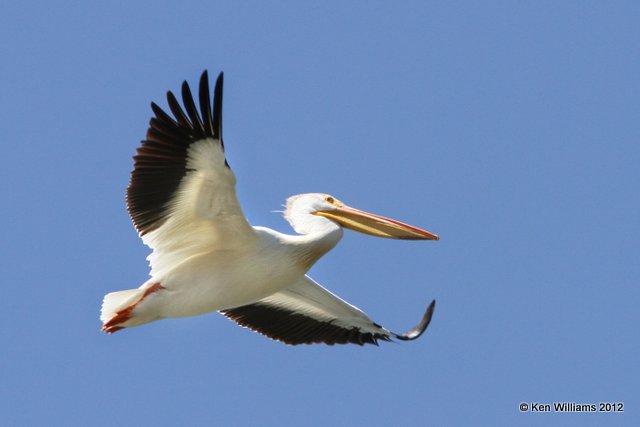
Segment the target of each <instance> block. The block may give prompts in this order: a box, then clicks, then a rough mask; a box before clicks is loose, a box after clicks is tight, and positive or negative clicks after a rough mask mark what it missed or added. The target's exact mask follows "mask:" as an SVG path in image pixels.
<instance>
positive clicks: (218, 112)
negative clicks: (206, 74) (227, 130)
mask: <svg viewBox="0 0 640 427" xmlns="http://www.w3.org/2000/svg"><path fill="white" fill-rule="evenodd" d="M223 86H224V73H223V72H221V73H220V74H218V78H217V79H216V86H215V87H214V89H213V116H212V117H213V129H215V131H216V135H217V137H218V139H219V140H220V142H221V143H222V146H223V147H224V142H222V87H223Z"/></svg>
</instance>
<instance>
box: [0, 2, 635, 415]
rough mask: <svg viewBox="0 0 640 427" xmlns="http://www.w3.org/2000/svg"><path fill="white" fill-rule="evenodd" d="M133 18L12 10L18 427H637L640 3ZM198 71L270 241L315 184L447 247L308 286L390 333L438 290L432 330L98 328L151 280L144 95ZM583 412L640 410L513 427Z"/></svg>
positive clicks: (10, 301) (438, 5)
mask: <svg viewBox="0 0 640 427" xmlns="http://www.w3.org/2000/svg"><path fill="white" fill-rule="evenodd" d="M132 3H134V2H124V1H112V2H99V3H91V4H90V3H89V2H64V1H63V2H56V4H55V6H53V5H52V4H51V3H50V2H42V1H41V2H34V1H23V2H12V3H7V4H5V5H3V6H2V10H1V12H0V40H1V41H0V52H1V53H2V57H3V58H4V59H3V61H2V65H1V66H0V82H1V83H0V99H1V100H2V102H0V135H1V141H2V147H3V149H2V153H3V155H2V168H1V169H0V191H1V194H2V200H3V204H2V209H1V210H0V219H1V220H2V224H4V226H3V227H2V242H3V243H2V245H0V254H1V255H2V260H3V261H2V263H1V264H0V269H1V270H0V271H1V272H2V283H3V289H4V296H3V298H2V299H1V301H0V332H1V338H2V342H3V350H2V365H1V368H0V369H1V376H2V381H1V384H2V386H1V387H0V414H1V418H2V419H3V425H45V424H46V425H56V424H59V425H60V424H63V423H64V424H65V425H93V426H112V425H116V424H118V423H121V424H124V425H166V426H172V425H234V426H255V425H263V426H272V425H273V426H276V425H278V426H281V425H305V426H327V425H335V426H353V425H367V426H391V425H427V424H429V425H469V424H477V423H478V422H480V421H482V423H483V424H486V425H496V424H503V425H540V424H545V425H569V424H580V425H604V424H606V425H632V424H635V425H637V423H638V421H639V417H638V415H637V414H638V407H639V404H640V401H639V399H638V393H637V380H638V377H639V374H640V372H639V369H638V359H639V356H640V355H639V354H638V353H639V352H638V339H637V325H638V320H639V319H638V308H637V304H638V301H639V299H640V292H639V291H638V277H640V259H639V258H640V257H639V251H638V238H639V237H640V226H639V221H638V218H640V198H639V197H638V192H639V191H638V190H639V189H640V188H639V182H640V172H638V171H639V166H638V165H639V164H640V144H639V136H640V132H639V123H640V116H639V112H640V79H639V78H638V76H640V47H639V46H640V45H639V44H638V41H639V40H640V26H638V22H640V4H639V3H638V2H632V1H626V2H625V1H618V2H595V1H565V2H555V1H536V2H510V1H491V2H472V1H460V2H433V1H432V2H401V4H400V2H396V3H394V4H391V3H390V2H377V1H374V2H362V1H360V2H335V1H328V2H310V1H302V2H283V1H280V2H270V4H267V2H258V1H252V2H233V3H234V4H233V5H230V4H231V3H232V2H227V3H228V4H224V3H222V2H212V1H196V2H167V1H158V0H155V1H140V2H135V4H132ZM205 68H206V69H208V70H209V71H210V73H211V74H213V75H215V74H216V73H217V72H218V71H220V70H224V72H225V105H224V112H225V117H224V126H225V142H226V146H227V155H228V160H229V163H230V164H231V166H232V167H233V168H234V170H235V172H236V175H237V177H238V182H239V184H238V193H239V197H240V200H241V203H242V205H243V208H244V209H245V212H246V214H247V216H248V217H249V219H250V220H251V222H252V223H253V224H258V225H264V226H269V227H272V228H275V229H278V230H280V231H287V232H289V231H290V229H289V227H288V224H286V222H285V221H284V220H283V219H282V218H281V217H280V215H279V214H278V213H274V212H273V211H276V210H279V209H281V204H282V203H283V202H284V200H285V199H286V198H287V197H288V196H289V195H292V194H297V193H303V192H315V191H320V192H327V193H331V194H333V195H335V196H336V197H338V198H340V199H342V200H343V201H345V202H347V203H348V204H350V205H353V206H355V207H359V208H362V209H365V210H369V211H372V212H376V213H380V214H383V215H387V216H390V217H394V218H398V219H400V220H403V221H406V222H408V223H410V224H414V225H416V226H419V227H423V228H425V229H427V230H430V231H433V232H435V233H438V234H439V235H440V236H441V240H440V241H439V242H402V241H389V240H384V239H375V238H372V237H368V236H364V235H358V234H356V233H352V232H348V233H346V234H345V237H344V239H343V241H342V242H341V243H340V245H339V246H338V247H337V248H336V249H335V250H333V251H332V252H331V253H329V254H328V255H327V256H325V258H323V259H322V260H320V262H319V263H318V265H316V266H315V267H314V268H313V269H312V271H311V275H312V277H314V278H315V279H316V280H318V281H319V282H320V283H322V284H324V285H325V286H327V287H328V288H330V289H331V290H333V291H334V292H336V293H338V294H339V295H340V296H342V297H343V298H345V299H347V300H348V301H350V302H352V303H353V304H355V305H357V306H359V307H360V308H362V309H363V310H365V311H366V312H367V313H368V314H369V315H370V316H371V317H372V318H373V319H374V320H376V321H377V322H379V323H382V324H383V325H385V326H387V327H388V328H391V329H393V330H398V331H404V330H405V329H407V328H409V327H411V326H413V324H414V323H415V322H416V321H417V320H418V319H419V317H420V315H421V314H422V312H423V310H424V308H425V307H426V305H427V303H428V302H429V301H431V299H433V298H435V299H437V301H438V306H437V309H436V312H435V316H434V319H433V322H432V324H431V326H430V328H429V330H428V331H427V333H426V334H425V335H424V336H423V337H422V338H421V339H420V340H418V341H414V342H409V343H398V344H388V343H383V344H382V345H381V346H380V347H378V348H376V347H373V346H368V347H364V348H360V347H357V346H338V347H328V346H302V347H288V346H285V345H282V344H280V343H276V342H273V341H270V340H267V339H265V338H263V337H261V336H259V335H257V334H254V333H251V332H249V331H247V330H243V329H241V328H239V327H237V326H235V325H234V324H233V323H231V322H230V321H228V320H226V319H224V318H223V317H221V316H219V315H216V314H211V315H206V316H202V317H197V318H190V319H180V320H164V321H161V322H156V323H154V324H149V325H146V326H144V327H140V328H135V329H131V330H126V331H123V332H120V333H117V334H115V335H113V336H107V335H104V334H102V333H101V332H100V322H99V320H98V311H99V306H100V302H101V299H102V296H103V295H104V294H105V293H107V292H110V291H114V290H119V289H125V288H131V287H136V286H138V285H139V284H140V283H142V282H143V281H145V280H146V277H147V272H148V269H147V263H146V261H145V257H146V255H147V254H148V251H147V248H146V247H145V246H143V245H142V243H141V241H140V240H139V239H138V237H137V235H136V233H135V231H134V229H133V227H132V225H131V222H130V220H129V218H128V215H127V212H126V209H125V204H124V191H125V188H126V186H127V183H128V179H129V172H130V170H131V167H132V160H131V156H132V155H133V153H134V151H135V148H136V147H137V145H138V144H139V141H140V140H141V139H142V138H143V137H144V134H145V131H146V126H147V122H148V119H149V117H150V115H151V110H150V108H149V103H150V102H151V101H156V102H158V103H159V104H160V105H162V106H166V103H165V92H166V91H167V90H177V89H179V86H180V83H181V82H182V81H183V80H184V79H187V80H189V81H190V82H192V83H193V84H195V83H196V82H197V78H198V77H199V75H200V73H201V72H202V70H203V69H205ZM634 337H635V338H634ZM562 401H568V402H576V403H598V402H624V404H625V413H623V414H620V413H617V414H604V413H599V414H557V413H551V414H539V413H530V412H527V413H521V412H520V411H519V410H518V405H519V403H521V402H528V403H531V402H540V403H553V402H562Z"/></svg>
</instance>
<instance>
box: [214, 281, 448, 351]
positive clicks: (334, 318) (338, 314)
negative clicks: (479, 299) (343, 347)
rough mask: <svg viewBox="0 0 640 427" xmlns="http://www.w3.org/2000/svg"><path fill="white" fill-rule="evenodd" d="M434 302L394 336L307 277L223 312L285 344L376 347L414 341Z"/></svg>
mask: <svg viewBox="0 0 640 427" xmlns="http://www.w3.org/2000/svg"><path fill="white" fill-rule="evenodd" d="M435 303H436V302H435V300H434V301H433V302H432V303H431V304H430V305H429V307H428V308H427V311H426V312H425V314H424V316H423V317H422V320H421V321H420V323H419V324H418V325H417V326H416V327H414V328H413V329H411V330H410V331H408V332H406V333H404V334H396V333H394V332H391V331H389V330H387V329H385V328H383V327H382V326H380V325H378V324H376V323H374V322H373V321H371V319H369V317H368V316H367V315H366V314H364V313H363V312H362V311H361V310H359V309H358V308H357V307H354V306H353V305H351V304H349V303H348V302H346V301H344V300H342V299H341V298H339V297H338V296H336V295H334V294H332V293H331V292H329V291H328V290H326V289H325V288H323V287H322V286H320V285H319V284H317V283H316V282H314V281H313V280H312V279H311V278H309V277H308V276H305V277H304V278H303V279H301V280H299V281H298V282H296V283H294V284H293V285H292V286H289V287H288V288H287V289H285V290H283V291H280V292H278V293H275V294H273V295H271V296H268V297H266V298H264V299H261V300H260V301H258V302H256V303H254V304H249V305H244V306H241V307H236V308H233V309H229V310H222V311H221V313H222V314H224V315H225V316H226V317H228V318H230V319H232V320H234V321H235V322H237V323H238V324H240V325H241V326H244V327H247V328H250V329H252V330H254V331H256V332H259V333H261V334H263V335H265V336H267V337H269V338H272V339H275V340H278V341H281V342H284V343H286V344H292V345H296V344H313V343H325V344H329V345H333V344H347V343H353V344H359V345H363V344H367V343H368V344H376V345H377V344H378V340H383V341H390V340H391V339H393V338H397V339H400V340H414V339H416V338H418V337H419V336H420V335H422V333H423V332H424V331H425V330H426V329H427V326H429V322H430V321H431V317H432V316H433V311H434V309H435Z"/></svg>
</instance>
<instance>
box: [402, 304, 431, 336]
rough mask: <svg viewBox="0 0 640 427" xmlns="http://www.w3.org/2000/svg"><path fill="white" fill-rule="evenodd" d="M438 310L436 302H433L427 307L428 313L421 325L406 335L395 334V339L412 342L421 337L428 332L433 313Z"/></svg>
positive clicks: (425, 314)
mask: <svg viewBox="0 0 640 427" xmlns="http://www.w3.org/2000/svg"><path fill="white" fill-rule="evenodd" d="M435 308H436V300H433V301H431V304H429V307H427V311H425V312H424V315H423V316H422V319H421V320H420V323H418V324H417V325H416V326H415V327H414V328H413V329H411V330H409V331H407V332H405V333H404V334H396V333H394V334H393V335H394V337H395V338H397V339H399V340H402V341H411V340H415V339H417V338H419V337H420V335H422V334H423V333H424V331H426V330H427V327H428V326H429V323H431V318H432V317H433V311H434V310H435Z"/></svg>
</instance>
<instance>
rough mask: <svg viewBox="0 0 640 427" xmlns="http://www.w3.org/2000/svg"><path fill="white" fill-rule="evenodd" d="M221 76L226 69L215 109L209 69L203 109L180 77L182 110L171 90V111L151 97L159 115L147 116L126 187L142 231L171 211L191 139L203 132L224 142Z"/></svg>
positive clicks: (203, 85) (204, 81) (201, 95)
mask: <svg viewBox="0 0 640 427" xmlns="http://www.w3.org/2000/svg"><path fill="white" fill-rule="evenodd" d="M223 78H224V77H223V73H220V74H219V76H218V79H217V80H216V85H215V88H214V100H213V111H212V107H211V101H210V98H209V77H208V73H207V71H206V70H205V71H204V72H203V73H202V76H201V78H200V88H199V92H198V95H199V96H198V98H199V103H200V111H198V109H197V108H196V105H195V102H194V100H193V96H192V94H191V89H190V88H189V84H188V83H187V82H186V81H185V82H184V83H182V93H181V94H182V102H183V104H184V110H183V109H182V107H181V106H180V103H179V102H178V100H177V99H176V97H175V96H174V95H173V93H172V92H171V91H169V92H167V102H168V105H169V109H170V110H171V113H172V114H173V117H171V116H170V115H169V114H167V113H166V112H165V111H164V110H163V109H162V108H160V107H159V106H158V105H157V104H155V103H153V102H152V103H151V109H152V110H153V113H154V115H155V117H152V118H151V120H150V121H149V129H148V130H147V137H146V139H145V140H144V141H142V145H141V146H140V147H139V148H138V149H137V150H136V155H135V156H134V157H133V160H134V167H133V171H132V172H131V180H130V182H129V187H128V188H127V208H128V210H129V214H130V215H131V218H132V219H133V223H134V225H135V227H136V229H137V230H138V233H140V235H144V234H146V233H148V232H150V231H153V230H155V229H157V228H158V227H160V226H161V225H162V224H163V223H164V222H165V221H166V219H167V217H168V215H169V213H170V212H169V209H167V206H168V204H169V203H170V202H171V200H172V199H173V196H174V194H175V191H176V189H177V188H178V186H179V185H180V182H181V180H182V178H183V177H184V176H185V174H186V173H187V172H188V171H187V157H188V151H189V147H190V146H191V144H193V143H194V142H196V141H199V140H202V139H205V138H212V139H215V140H217V141H219V142H220V144H222V85H223ZM223 147H224V146H223ZM228 166H229V165H228V164H227V167H228Z"/></svg>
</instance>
